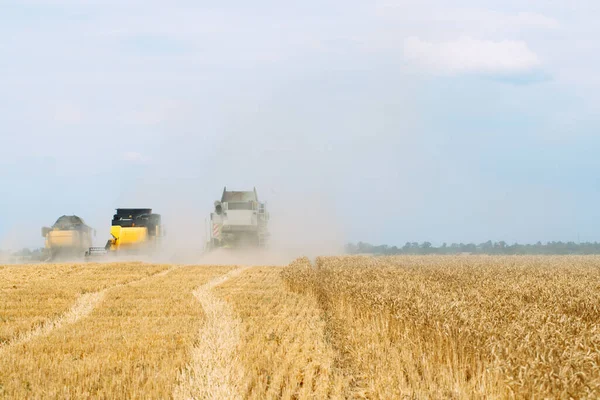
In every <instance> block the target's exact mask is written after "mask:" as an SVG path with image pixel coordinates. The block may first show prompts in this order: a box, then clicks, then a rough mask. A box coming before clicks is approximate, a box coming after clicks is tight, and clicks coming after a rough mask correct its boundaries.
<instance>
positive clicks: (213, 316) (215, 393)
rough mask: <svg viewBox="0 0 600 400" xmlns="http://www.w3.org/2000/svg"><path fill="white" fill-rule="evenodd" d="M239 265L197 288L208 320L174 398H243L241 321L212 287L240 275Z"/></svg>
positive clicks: (196, 291) (181, 375) (198, 297)
mask: <svg viewBox="0 0 600 400" xmlns="http://www.w3.org/2000/svg"><path fill="white" fill-rule="evenodd" d="M248 268H250V267H240V268H237V269H235V270H233V271H230V272H228V273H227V274H225V275H222V276H219V277H217V278H215V279H212V280H211V281H209V282H208V283H206V284H204V285H202V286H200V287H199V288H197V289H196V290H194V292H193V293H194V296H195V297H196V299H198V301H199V302H200V304H201V305H202V308H203V310H204V313H205V318H206V320H205V321H204V324H203V325H202V328H201V329H200V331H199V332H198V338H197V339H196V343H195V345H194V347H193V348H192V351H191V353H192V354H191V358H192V360H191V362H190V363H189V364H188V365H187V367H186V368H185V370H183V371H182V372H181V374H180V377H179V385H178V386H177V387H176V388H175V391H174V393H173V397H174V398H175V399H186V400H187V399H240V398H242V395H241V382H242V378H243V367H242V364H241V362H240V361H239V359H238V356H237V346H238V344H239V341H240V329H241V328H240V327H241V322H240V320H239V319H238V318H237V317H236V315H235V313H234V312H233V310H232V309H231V307H230V306H229V304H227V302H225V301H223V300H221V299H219V298H217V297H216V296H215V295H214V294H213V293H212V289H213V288H214V287H216V286H219V285H221V284H222V283H224V282H225V281H227V280H229V279H231V278H233V277H236V276H238V275H240V274H241V273H242V272H243V271H245V270H246V269H248Z"/></svg>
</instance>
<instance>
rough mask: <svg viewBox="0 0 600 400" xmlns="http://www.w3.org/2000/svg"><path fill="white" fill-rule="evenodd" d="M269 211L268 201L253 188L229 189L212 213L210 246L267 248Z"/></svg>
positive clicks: (209, 248)
mask: <svg viewBox="0 0 600 400" xmlns="http://www.w3.org/2000/svg"><path fill="white" fill-rule="evenodd" d="M268 222H269V213H268V212H267V207H266V204H265V203H263V202H260V201H259V200H258V195H257V193H256V188H254V190H252V191H228V190H227V188H226V187H225V188H224V189H223V194H222V195H221V200H220V201H219V200H217V201H215V210H214V212H212V213H211V214H210V224H209V226H208V227H207V228H208V232H207V235H208V242H207V245H206V247H207V249H208V250H211V249H215V248H223V247H225V248H231V247H265V246H266V245H267V241H268V239H269V230H268V226H267V225H268Z"/></svg>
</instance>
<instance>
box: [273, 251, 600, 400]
mask: <svg viewBox="0 0 600 400" xmlns="http://www.w3.org/2000/svg"><path fill="white" fill-rule="evenodd" d="M284 277H285V280H286V282H287V283H288V285H289V286H290V288H291V289H293V290H294V291H296V292H299V293H306V294H312V295H315V296H316V298H317V299H318V302H319V305H320V307H321V308H322V310H323V312H324V315H325V316H326V322H327V324H326V334H327V335H328V337H330V338H331V343H332V345H333V346H334V348H335V349H336V351H337V352H338V359H337V363H338V366H340V367H342V368H345V369H346V370H347V371H348V373H350V374H352V375H353V376H354V377H356V378H357V379H356V380H355V387H354V390H359V391H361V390H363V391H364V393H365V394H366V395H367V397H370V398H401V397H407V398H510V397H517V398H581V397H589V398H597V397H598V396H600V329H599V328H600V258H598V257H489V256H481V257H475V256H463V257H457V256H450V257H441V256H402V257H385V258H367V257H328V258H318V259H317V260H316V265H315V266H314V267H312V266H311V264H310V262H309V261H308V260H307V259H304V260H298V261H297V262H295V263H294V264H293V265H292V268H289V269H287V270H286V271H285V272H284Z"/></svg>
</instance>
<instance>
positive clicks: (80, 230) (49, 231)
mask: <svg viewBox="0 0 600 400" xmlns="http://www.w3.org/2000/svg"><path fill="white" fill-rule="evenodd" d="M93 233H95V231H94V229H92V228H90V227H89V226H88V225H87V224H86V223H85V221H84V220H83V219H81V218H80V217H78V216H77V215H63V216H61V217H60V218H58V219H57V220H56V222H55V223H54V225H52V226H51V227H43V228H42V237H44V239H45V246H44V247H45V252H46V254H47V258H48V259H49V260H51V259H55V258H57V257H81V256H83V255H84V254H85V252H86V251H87V249H88V248H89V247H90V246H91V244H92V234H93Z"/></svg>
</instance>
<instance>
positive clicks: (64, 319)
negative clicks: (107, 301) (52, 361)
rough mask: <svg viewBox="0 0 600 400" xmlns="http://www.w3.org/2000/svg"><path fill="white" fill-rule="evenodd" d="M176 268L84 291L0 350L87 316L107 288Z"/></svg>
mask: <svg viewBox="0 0 600 400" xmlns="http://www.w3.org/2000/svg"><path fill="white" fill-rule="evenodd" d="M176 268H179V266H172V267H171V268H167V269H165V270H163V271H160V272H157V273H155V274H152V275H148V276H145V277H143V278H140V279H136V280H133V281H130V282H127V283H119V284H117V285H113V286H109V287H107V288H104V289H102V290H99V291H97V292H91V293H84V294H82V295H81V296H79V297H78V298H77V300H75V303H74V304H73V306H72V307H71V308H70V309H69V310H67V311H66V312H64V313H63V314H61V315H59V316H58V317H56V318H54V319H51V320H49V321H46V322H44V323H42V324H40V325H39V326H37V327H36V328H34V329H32V330H30V331H28V332H24V333H22V334H19V335H17V336H15V337H14V338H13V339H12V340H9V341H8V342H5V343H3V344H0V352H2V351H3V350H5V349H7V348H9V347H11V346H15V345H20V344H24V343H27V342H29V341H31V340H33V339H35V338H36V337H38V336H47V335H49V334H50V333H51V332H52V331H54V330H55V329H59V328H61V327H63V326H65V325H70V324H74V323H75V322H77V321H79V320H80V319H82V318H85V317H87V316H88V315H89V314H91V313H92V311H94V309H95V308H96V307H97V306H98V304H100V302H101V301H102V299H104V296H105V295H106V293H107V292H108V291H109V290H112V289H115V288H120V287H123V286H127V285H130V284H132V283H138V282H143V281H145V280H147V279H151V278H157V277H161V276H165V275H167V274H168V273H169V272H171V271H173V270H174V269H176Z"/></svg>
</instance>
